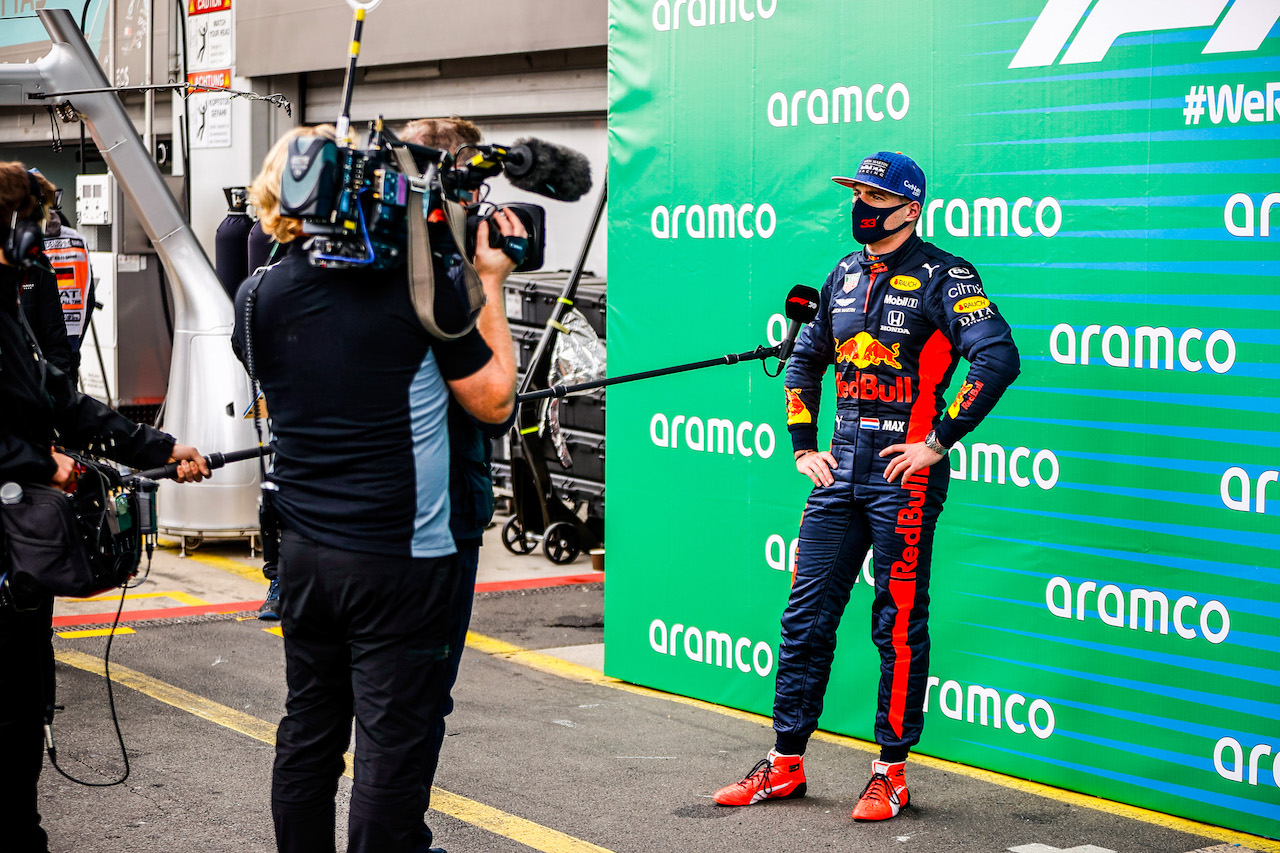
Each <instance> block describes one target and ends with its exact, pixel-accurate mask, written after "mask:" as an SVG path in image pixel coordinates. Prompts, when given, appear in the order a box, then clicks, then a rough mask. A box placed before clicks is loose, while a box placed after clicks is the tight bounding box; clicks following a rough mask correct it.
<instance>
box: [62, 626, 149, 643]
mask: <svg viewBox="0 0 1280 853" xmlns="http://www.w3.org/2000/svg"><path fill="white" fill-rule="evenodd" d="M57 633H58V636H59V637H61V638H63V639H64V640H79V639H81V638H83V637H109V636H111V629H110V628H88V629H86V630H84V631H59V632H57ZM115 633H117V634H136V633H138V632H137V631H135V630H133V629H132V628H130V627H129V626H128V625H117V626H116V630H115Z"/></svg>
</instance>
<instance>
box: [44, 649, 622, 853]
mask: <svg viewBox="0 0 1280 853" xmlns="http://www.w3.org/2000/svg"><path fill="white" fill-rule="evenodd" d="M56 657H57V659H58V660H59V661H60V662H62V663H64V664H66V665H67V666H72V667H75V668H76V669H81V670H84V671H85V672H89V673H93V674H94V675H104V674H105V673H104V671H103V665H102V659H101V658H96V657H94V656H93V655H86V654H83V653H81V652H77V651H72V650H70V649H58V650H57V652H56ZM111 679H112V681H114V682H115V683H116V684H119V685H122V686H124V687H128V688H131V689H133V690H136V691H138V692H139V693H141V694H143V695H144V696H150V697H151V698H152V699H155V700H157V701H159V702H163V703H164V704H166V705H170V706H172V707H174V708H178V709H179V710H182V711H186V712H187V713H188V714H192V715H194V716H197V717H201V718H202V719H205V720H208V721H209V722H211V723H213V724H215V725H219V726H222V727H223V728H225V729H230V730H231V731H234V732H238V733H239V734H242V735H244V736H246V737H249V738H252V739H254V740H256V741H259V742H261V743H265V744H267V745H268V746H275V743H276V726H275V725H274V724H272V723H268V722H267V721H266V720H260V719H258V718H257V717H255V716H253V715H251V714H246V713H244V712H243V711H237V710H236V709H235V708H229V707H227V706H226V705H223V704H220V703H218V702H214V701H213V700H212V699H206V698H205V697H203V696H198V695H196V694H195V693H191V692H188V691H186V690H183V689H182V688H181V687H175V686H174V685H172V684H167V683H165V682H163V681H159V680H157V679H155V678H152V677H151V676H149V675H144V674H143V673H141V672H138V671H136V670H132V669H129V668H128V667H126V666H121V665H120V664H115V665H114V666H112V667H111ZM343 758H344V759H345V761H346V771H345V772H344V774H343V775H345V776H347V777H348V778H352V761H353V757H352V755H351V753H350V752H348V753H346V754H345V755H344V756H343ZM431 809H432V811H436V812H439V813H440V814H446V815H449V816H450V817H453V818H456V819H458V820H460V821H462V822H464V823H469V824H471V825H472V826H478V827H480V828H481V829H484V830H487V831H488V832H491V833H493V834H494V835H501V836H502V837H503V838H509V839H511V840H512V841H515V842H517V843H520V844H524V845H525V846H527V847H532V848H533V849H534V850H539V851H542V853H612V851H610V850H609V849H608V848H606V847H600V846H598V845H595V844H592V843H590V842H588V841H583V840H582V839H580V838H574V837H573V836H572V835H566V834H565V833H563V832H560V831H558V830H555V829H551V828H550V827H546V826H542V825H541V824H537V823H534V822H533V821H530V820H525V819H524V818H522V817H517V816H516V815H513V814H508V813H507V812H504V811H502V810H501V809H495V808H493V807H492V806H486V805H485V804H484V803H478V802H476V801H475V800H469V799H467V798H466V797H462V796H459V795H458V794H454V793H451V792H449V791H446V790H444V789H443V788H439V787H435V786H432V788H431Z"/></svg>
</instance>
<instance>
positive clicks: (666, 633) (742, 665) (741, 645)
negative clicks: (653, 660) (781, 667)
mask: <svg viewBox="0 0 1280 853" xmlns="http://www.w3.org/2000/svg"><path fill="white" fill-rule="evenodd" d="M681 634H684V640H683V642H682V641H681V639H680V635H681ZM649 647H650V648H651V649H653V650H654V651H655V652H657V653H658V654H660V655H670V656H672V657H675V656H677V655H678V654H679V653H680V652H682V651H683V652H684V656H685V657H687V658H688V659H689V660H691V661H693V662H694V663H705V664H709V665H711V666H722V667H724V668H725V669H737V670H738V671H740V672H745V673H748V674H750V673H751V672H753V671H754V672H755V674H756V675H758V676H760V677H761V678H765V677H766V676H768V675H769V673H770V672H772V671H773V647H772V646H770V645H769V644H768V643H767V642H765V641H764V640H761V641H760V642H758V643H757V642H754V641H752V640H750V639H748V638H747V637H739V638H737V639H734V638H733V636H732V635H730V634H725V633H722V632H720V631H714V630H708V631H705V632H704V631H703V630H702V629H701V628H695V627H694V626H692V625H687V626H686V625H682V624H680V623H679V622H676V623H675V624H673V625H671V627H670V628H668V627H667V623H666V622H663V621H662V620H661V619H654V620H653V621H652V622H650V623H649Z"/></svg>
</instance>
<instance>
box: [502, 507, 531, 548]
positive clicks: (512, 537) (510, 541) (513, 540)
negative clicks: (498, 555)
mask: <svg viewBox="0 0 1280 853" xmlns="http://www.w3.org/2000/svg"><path fill="white" fill-rule="evenodd" d="M502 544H503V546H505V547H506V549H507V550H508V551H510V552H511V553H512V554H528V553H530V552H532V551H533V549H534V548H536V547H538V543H536V542H535V541H534V540H533V537H532V536H530V535H529V534H528V533H525V531H524V528H523V527H521V526H520V520H519V519H518V518H516V517H515V516H514V515H513V516H511V518H509V519H507V523H506V524H504V525H502Z"/></svg>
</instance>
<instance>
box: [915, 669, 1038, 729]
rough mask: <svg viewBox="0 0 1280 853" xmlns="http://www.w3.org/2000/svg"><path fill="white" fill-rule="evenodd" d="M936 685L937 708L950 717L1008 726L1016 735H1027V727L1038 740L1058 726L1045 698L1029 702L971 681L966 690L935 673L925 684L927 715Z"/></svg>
mask: <svg viewBox="0 0 1280 853" xmlns="http://www.w3.org/2000/svg"><path fill="white" fill-rule="evenodd" d="M935 688H936V689H937V693H936V695H937V697H938V709H939V710H940V711H942V713H943V715H944V716H947V717H950V718H951V719H953V720H960V721H963V722H966V723H972V724H976V725H979V726H991V727H993V728H997V729H999V728H1007V729H1008V730H1009V731H1011V732H1013V733H1014V734H1016V735H1020V734H1026V732H1027V729H1028V728H1029V729H1030V730H1031V733H1032V734H1033V735H1035V736H1036V737H1038V738H1040V740H1046V739H1048V738H1049V737H1050V736H1051V735H1052V734H1053V729H1054V727H1055V726H1056V725H1057V719H1056V717H1055V715H1054V713H1053V706H1052V705H1050V704H1049V703H1048V702H1046V701H1045V700H1044V699H1033V700H1031V704H1030V705H1028V704H1027V697H1026V696H1023V695H1022V694H1021V693H1010V694H1009V695H1008V696H1002V695H1000V692H999V691H998V690H995V689H993V688H991V687H983V686H982V685H981V684H970V685H969V689H968V690H965V689H964V687H963V685H961V684H960V682H958V681H955V680H953V679H947V680H946V681H943V680H942V679H941V678H939V677H938V676H936V675H931V676H929V681H928V686H927V687H925V691H924V712H925V713H926V714H927V713H929V706H930V703H931V701H932V699H933V697H934V695H935V693H934V689H935ZM1024 720H1025V721H1026V722H1023V721H1024Z"/></svg>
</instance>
